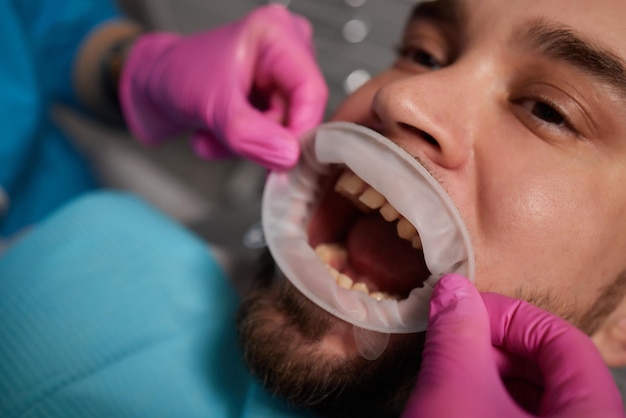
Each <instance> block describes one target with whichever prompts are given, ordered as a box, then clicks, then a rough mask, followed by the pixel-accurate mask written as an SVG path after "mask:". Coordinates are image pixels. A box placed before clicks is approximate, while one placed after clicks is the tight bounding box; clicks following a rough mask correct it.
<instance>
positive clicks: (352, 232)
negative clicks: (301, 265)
mask: <svg viewBox="0 0 626 418" xmlns="http://www.w3.org/2000/svg"><path fill="white" fill-rule="evenodd" d="M326 177H327V178H326V179H325V180H324V181H323V182H324V183H328V184H327V185H326V186H323V187H321V189H322V190H326V191H325V193H324V194H323V196H321V200H320V201H319V205H318V207H317V209H316V210H315V211H314V212H313V215H312V217H311V222H310V223H309V226H308V235H309V244H310V245H311V247H312V248H313V249H314V250H315V252H316V254H317V255H318V256H319V258H320V259H321V260H322V261H323V262H324V263H325V265H326V267H327V269H328V271H329V273H330V275H331V276H332V277H333V279H334V280H335V281H336V283H337V285H338V286H339V287H341V288H344V289H351V290H354V291H358V292H362V293H365V294H366V295H369V297H370V298H372V299H374V300H376V301H381V300H387V299H393V300H402V299H406V298H407V297H408V295H409V293H410V292H411V291H412V290H413V289H415V288H420V287H422V286H423V284H424V282H425V281H426V280H427V279H428V277H429V276H430V275H431V273H430V272H429V271H428V268H427V267H426V263H425V261H424V256H423V253H422V241H421V238H420V236H419V233H418V231H417V229H416V228H415V227H414V226H413V225H412V224H411V223H410V221H409V220H407V219H406V218H405V217H403V216H402V215H401V214H400V212H398V210H396V209H395V208H394V207H393V205H392V204H391V203H390V202H389V201H387V199H386V198H385V197H384V195H383V194H382V193H380V192H378V191H377V190H376V189H375V188H373V187H372V186H370V185H369V184H367V183H366V182H365V181H364V180H363V179H361V178H360V177H359V176H358V175H357V174H355V173H354V172H353V171H352V170H350V169H349V168H347V167H345V166H340V167H339V168H338V169H337V170H336V173H335V174H333V175H331V176H326Z"/></svg>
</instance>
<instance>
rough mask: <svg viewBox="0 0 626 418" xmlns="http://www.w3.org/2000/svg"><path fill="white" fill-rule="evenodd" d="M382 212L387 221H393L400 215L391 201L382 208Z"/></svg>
mask: <svg viewBox="0 0 626 418" xmlns="http://www.w3.org/2000/svg"><path fill="white" fill-rule="evenodd" d="M380 214H381V215H382V217H383V218H384V219H385V220H386V221H387V222H393V221H395V220H396V219H398V217H399V216H400V213H399V212H398V211H397V210H396V209H395V208H394V207H393V206H391V204H389V203H385V204H384V205H383V207H382V208H380Z"/></svg>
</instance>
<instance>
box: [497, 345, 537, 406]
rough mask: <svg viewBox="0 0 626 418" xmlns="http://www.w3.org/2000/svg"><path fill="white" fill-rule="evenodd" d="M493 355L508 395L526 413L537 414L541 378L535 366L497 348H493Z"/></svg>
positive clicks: (531, 362)
mask: <svg viewBox="0 0 626 418" xmlns="http://www.w3.org/2000/svg"><path fill="white" fill-rule="evenodd" d="M493 353H494V358H495V360H496V365H497V368H498V371H499V373H500V378H501V379H502V383H504V386H505V387H506V389H507V392H508V393H509V395H510V396H511V397H512V398H513V399H514V400H515V401H516V402H517V404H518V405H521V406H523V408H524V409H525V410H526V411H528V412H530V413H533V414H537V413H538V412H539V406H540V401H541V399H542V397H543V378H542V376H541V371H540V370H539V367H537V364H535V363H534V362H533V361H530V360H528V359H525V358H522V357H520V356H517V355H515V354H512V353H509V352H506V351H505V350H503V349H502V348H499V347H495V346H494V347H493Z"/></svg>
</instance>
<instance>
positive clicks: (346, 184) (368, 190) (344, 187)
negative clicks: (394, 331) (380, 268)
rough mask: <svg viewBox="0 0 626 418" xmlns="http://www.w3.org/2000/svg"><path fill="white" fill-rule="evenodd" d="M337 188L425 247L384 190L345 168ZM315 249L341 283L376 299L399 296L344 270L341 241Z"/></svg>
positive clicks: (412, 243)
mask: <svg viewBox="0 0 626 418" xmlns="http://www.w3.org/2000/svg"><path fill="white" fill-rule="evenodd" d="M335 191H337V192H338V193H340V194H341V195H343V196H345V197H347V198H348V199H350V200H351V201H352V202H353V203H354V204H355V205H356V206H358V207H359V208H361V209H362V210H364V211H368V210H378V211H379V212H380V214H381V215H382V217H383V218H384V219H385V220H386V221H388V222H393V221H398V223H397V224H396V230H397V233H398V236H399V237H400V238H402V239H404V240H407V241H411V245H412V246H413V248H416V249H418V250H421V249H422V240H421V239H420V236H419V233H418V232H417V229H415V227H414V226H413V225H412V224H411V223H410V222H409V221H408V220H407V219H406V218H404V217H402V216H401V215H400V213H399V212H398V211H397V210H396V209H395V208H394V207H393V206H391V204H390V203H389V202H388V201H387V199H385V197H384V196H383V195H382V194H380V193H379V192H378V191H377V190H376V189H374V188H373V187H371V186H370V185H368V184H367V183H365V182H364V181H363V180H362V179H361V178H360V177H359V176H357V175H356V174H354V173H353V172H352V171H351V170H349V169H345V170H344V171H343V172H342V173H341V175H340V176H339V180H337V182H336V183H335ZM315 252H316V253H317V255H318V256H319V258H320V259H321V260H322V261H323V262H324V263H325V264H326V267H327V269H328V271H329V273H330V275H331V276H332V277H333V279H335V281H336V282H337V285H338V286H339V287H342V288H344V289H352V290H358V291H361V292H364V293H366V294H368V295H369V296H370V297H371V298H373V299H375V300H377V301H381V300H385V299H398V297H397V296H394V295H389V294H387V293H384V292H370V289H369V288H368V286H367V285H366V284H365V283H362V282H358V281H357V282H355V281H354V280H353V279H352V278H351V277H349V276H347V275H346V274H344V273H342V271H343V270H344V268H345V267H346V264H347V262H348V253H347V251H346V249H345V248H344V247H343V246H342V245H341V244H335V243H323V244H320V245H318V246H317V247H316V248H315Z"/></svg>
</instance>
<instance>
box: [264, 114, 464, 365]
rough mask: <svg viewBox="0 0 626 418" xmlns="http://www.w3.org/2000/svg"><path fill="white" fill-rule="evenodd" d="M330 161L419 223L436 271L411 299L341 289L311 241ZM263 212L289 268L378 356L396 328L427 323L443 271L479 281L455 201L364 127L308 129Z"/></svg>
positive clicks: (274, 246) (271, 243) (274, 247)
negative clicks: (312, 223)
mask: <svg viewBox="0 0 626 418" xmlns="http://www.w3.org/2000/svg"><path fill="white" fill-rule="evenodd" d="M330 164H343V165H345V166H347V167H349V168H350V169H351V170H352V171H353V172H354V173H355V174H356V175H358V176H359V177H360V178H361V179H362V180H363V181H365V182H366V183H367V184H369V185H370V186H371V187H373V188H374V189H376V190H377V191H378V192H380V193H381V194H383V195H384V196H385V198H386V199H387V201H388V202H389V203H390V204H391V205H392V206H393V207H394V208H395V209H396V210H397V211H398V212H399V213H400V214H401V215H402V216H403V217H405V218H406V219H407V220H408V221H409V222H410V223H411V224H412V225H413V226H414V227H415V228H416V229H417V231H418V233H419V236H420V238H421V241H422V245H423V252H424V260H425V262H426V266H427V267H428V270H429V271H430V272H431V275H430V277H429V278H428V279H427V280H426V281H425V282H424V285H423V287H421V288H415V289H413V290H412V291H411V292H410V293H409V295H408V298H406V299H403V300H399V301H397V300H392V299H385V300H380V301H377V300H375V299H373V298H371V297H369V296H368V295H367V294H365V293H363V292H359V291H354V290H349V289H344V288H341V287H339V286H338V285H337V283H336V282H335V280H334V279H333V277H332V276H331V275H330V273H329V272H328V270H327V268H326V265H325V264H324V262H323V261H322V260H321V259H320V258H319V257H318V256H317V254H316V253H315V251H314V249H313V248H311V246H310V245H309V243H308V236H307V225H308V222H309V219H310V217H311V214H312V211H313V209H314V208H315V207H316V203H317V199H318V198H319V194H320V184H319V183H320V182H319V178H320V176H322V175H325V174H329V172H330ZM376 167H383V168H384V169H381V170H377V169H376ZM262 211H263V213H262V222H263V230H264V234H265V238H266V241H267V245H268V247H269V249H270V251H271V253H272V256H273V257H274V259H275V261H276V263H277V264H278V266H279V267H280V269H281V271H282V273H283V274H284V275H285V276H286V277H287V279H288V280H290V281H291V283H293V285H294V286H295V287H296V288H297V289H298V290H299V291H300V292H302V293H303V294H304V295H305V296H306V297H308V298H309V299H310V300H311V301H313V302H314V303H316V304H317V305H318V306H319V307H321V308H322V309H324V310H326V311H328V312H329V313H331V314H333V315H335V316H336V317H338V318H341V319H342V320H344V321H346V322H348V323H351V324H353V325H354V336H355V341H356V344H357V347H359V351H360V352H361V354H362V355H363V356H364V357H365V358H369V359H375V358H377V357H378V356H379V355H380V354H381V353H382V352H383V351H384V349H385V347H386V345H387V341H388V339H389V334H392V333H413V332H419V331H423V330H425V329H426V325H427V323H428V310H429V299H430V295H431V293H432V290H433V287H434V286H435V284H436V283H437V281H438V280H439V278H440V277H441V276H443V275H444V274H447V273H459V274H462V275H464V276H466V277H468V278H469V279H470V280H472V281H473V280H474V256H473V250H472V246H471V242H470V238H469V235H468V233H467V230H466V228H465V225H464V223H463V220H462V218H461V216H460V214H459V213H458V211H457V210H456V208H455V206H454V204H453V203H452V200H451V199H450V198H449V196H448V195H447V194H446V193H445V191H444V190H443V188H442V187H441V186H440V185H439V183H437V181H436V180H435V179H434V178H433V177H432V176H431V175H430V174H429V173H428V172H427V170H426V169H425V168H424V167H423V166H421V165H420V164H419V163H418V162H417V161H416V160H415V159H414V158H413V157H412V156H411V155H409V154H408V153H406V152H405V151H404V150H403V149H402V148H400V147H398V146H397V145H395V144H394V143H393V142H391V141H390V140H389V139H387V138H385V137H384V136H382V135H380V134H379V133H377V132H375V131H372V130H370V129H368V128H365V127H364V126H360V125H355V124H352V123H347V122H331V123H327V124H323V125H320V126H319V127H318V129H317V130H315V131H314V132H310V133H309V134H307V135H305V138H304V140H303V149H302V156H301V159H300V161H299V163H298V165H297V166H296V167H295V168H294V169H293V170H291V171H289V172H273V173H271V174H270V176H269V177H268V180H267V184H266V187H265V191H264V195H263V207H262Z"/></svg>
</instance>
